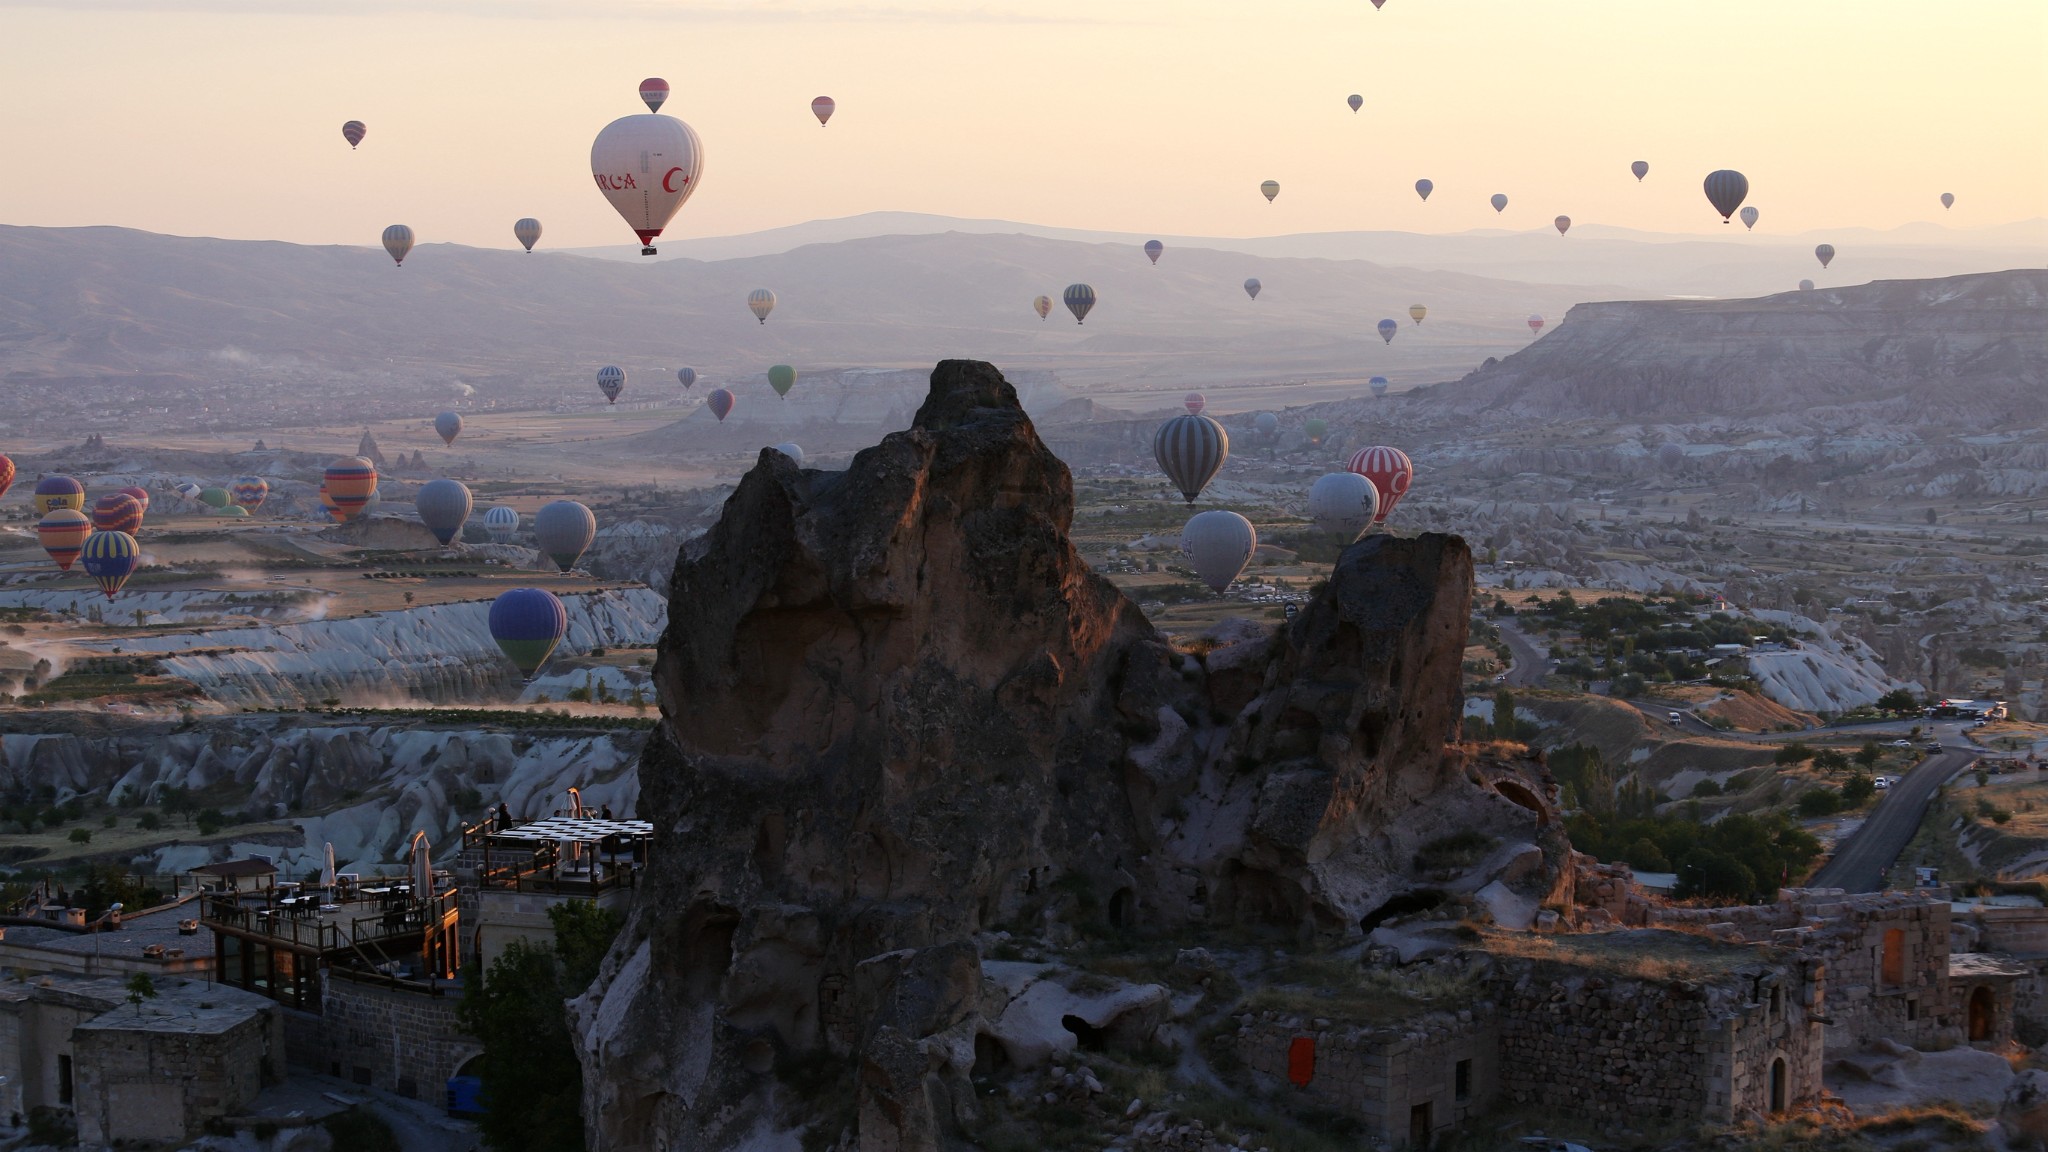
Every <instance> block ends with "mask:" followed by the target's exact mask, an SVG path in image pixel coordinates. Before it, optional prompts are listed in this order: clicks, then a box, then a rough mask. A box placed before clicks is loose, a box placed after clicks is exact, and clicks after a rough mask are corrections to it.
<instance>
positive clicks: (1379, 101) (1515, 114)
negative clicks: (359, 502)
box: [0, 0, 2048, 247]
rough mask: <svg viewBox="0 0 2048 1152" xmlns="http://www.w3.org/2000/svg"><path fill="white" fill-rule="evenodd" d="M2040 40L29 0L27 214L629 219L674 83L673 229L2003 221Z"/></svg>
mask: <svg viewBox="0 0 2048 1152" xmlns="http://www.w3.org/2000/svg"><path fill="white" fill-rule="evenodd" d="M2044 59H2048V3H2043V2H2042V0H1959V2H1949V3H1939V2H1936V0H1913V2H1906V0H1717V2H1713V3H1707V2H1695V0H1542V2H1540V3H1539V2H1535V0H1387V4H1386V7H1385V8H1384V9H1381V10H1378V11H1375V10H1374V9H1373V8H1372V7H1371V5H1370V4H1369V3H1368V0H1093V2H1089V3H1082V2H1079V0H1030V2H1017V0H985V2H984V0H950V2H948V0H877V2H875V3H832V2H823V0H43V2H23V0H0V62H4V66H0V156H5V157H6V169H5V171H6V175H5V177H4V178H0V223H8V224H44V225H78V224H119V225H127V226H131V227H136V228H146V229H150V230H154V231H161V232H172V233H180V234H204V235H217V236H232V237H248V238H274V239H282V240H292V241H301V242H322V243H328V242H339V243H354V244H374V243H376V240H377V236H378V233H379V232H380V231H381V230H382V228H383V227H384V225H386V224H389V223H393V222H404V223H408V224H411V225H412V226H413V228H414V230H415V232H416V233H417V235H418V236H419V239H420V242H421V243H432V242H435V241H442V240H454V241H459V242H462V243H468V244H484V245H493V246H503V247H509V246H511V245H512V244H513V240H512V236H511V223H512V221H513V220H514V219H515V218H517V217H519V216H524V215H533V216H537V217H539V218H540V219H541V220H542V222H543V223H544V224H545V226H546V228H547V235H546V238H545V240H544V241H543V243H544V244H547V245H550V246H577V245H590V244H619V245H621V246H624V245H626V244H629V243H631V240H632V238H631V236H630V235H629V234H628V233H627V231H626V229H625V227H624V225H623V224H622V223H621V222H620V221H619V219H618V218H617V217H616V216H615V215H614V214H613V213H612V211H611V209H610V208H609V206H607V205H606V204H605V202H604V200H603V199H602V197H600V196H599V194H598V193H597V191H596V190H595V189H594V188H593V187H592V186H591V181H590V177H589V168H588V157H589V146H590V140H591V137H592V136H593V135H594V134H595V133H596V131H597V129H598V128H600V127H602V126H603V125H604V124H605V123H606V122H607V121H608V120H610V119H612V118H613V117H616V116H621V115H626V114H629V113H634V112H640V111H643V110H644V109H643V107H642V105H641V104H640V103H639V101H638V99H637V97H636V96H635V90H636V89H637V87H638V82H639V80H640V78H641V77H643V76H648V75H657V76H663V77H666V78H667V79H668V81H669V82H670V84H671V85H673V87H674V91H675V95H674V96H673V98H672V99H671V100H670V102H669V104H668V106H667V107H666V108H664V109H663V111H664V112H666V113H670V114H674V115H678V116H681V117H682V118H683V119H685V120H688V121H689V122H690V123H691V124H692V125H693V126H694V127H695V128H696V129H697V131H698V133H699V134H700V135H701V136H702V138H703V140H704V142H705V152H706V162H705V170H704V182H703V185H702V190H701V191H699V192H698V193H697V194H696V196H695V197H694V198H693V199H692V200H691V201H690V202H689V204H687V205H686V206H685V207H684V208H683V211H682V213H681V214H680V215H679V216H678V217H677V219H676V221H675V222H674V223H673V224H672V225H671V226H670V232H669V234H670V235H671V236H695V235H717V234H726V233H734V232H745V231H752V230H756V229H760V228H769V227H775V226H778V225H783V224H792V223H797V222H800V221H803V220H810V219H817V218H821V217H832V216H846V215H852V214H854V213H859V212H867V211H874V210H905V211H921V212H935V213H944V214H948V215H955V216H968V217H998V218H1005V219H1014V220H1023V221H1029V222H1033V223H1040V224H1049V225H1062V226H1070V227H1085V228H1107V229H1118V230H1132V231H1157V232H1159V233H1162V234H1168V235H1172V234H1210V235H1237V236H1244V235H1263V234H1273V233H1284V232H1302V231H1318V230H1331V229H1350V228H1364V229H1379V228H1389V229H1403V230H1411V231H1434V232H1450V231H1462V230H1465V229H1469V228H1479V227H1513V228H1534V227H1538V226H1545V227H1547V226H1548V222H1549V221H1550V219H1551V218H1552V217H1553V216H1555V215H1557V214H1559V213H1567V214H1569V215H1571V216H1572V218H1573V219H1574V221H1576V222H1578V223H1581V224H1593V223H1605V224H1615V225H1621V226H1626V227H1635V228H1647V229H1656V230H1665V231H1696V232H1719V231H1721V230H1722V229H1721V225H1720V223H1719V220H1718V217H1715V216H1713V215H1712V214H1711V213H1710V211H1709V209H1708V208H1707V206H1706V203H1705V200H1704V198H1703V197H1702V196H1701V193H1700V179H1701V177H1702V176H1703V175H1705V173H1706V172H1707V171H1709V170H1710V169H1713V168H1718V167H1735V168H1739V169H1741V170H1742V171H1744V172H1746V173H1747V174H1748V175H1749V178H1750V182H1751V189H1752V191H1751V195H1750V203H1752V204H1755V205H1757V206H1758V207H1759V208H1760V209H1761V211H1762V212H1763V214H1764V221H1763V224H1762V225H1760V230H1761V229H1768V230H1771V231H1778V232H1797V231H1803V230H1806V229H1809V228H1817V227H1825V226H1836V227H1840V226H1845V225H1860V226H1867V227H1876V228H1889V227H1893V226H1896V225H1899V224H1903V223H1907V222H1910V221H1916V220H1941V221H1943V222H1945V223H1949V224H1952V225H1954V226H1957V227H1971V226H1979V225H1986V224H1995V223H2003V222H2007V221H2013V220H2019V219H2025V218H2029V217H2035V216H2040V215H2043V214H2044V213H2048V207H2044V201H2048V192H2044V189H2048V145H2044V141H2048V97H2044V95H2043V93H2044V91H2048V86H2044V83H2043V81H2044V64H2043V61H2044ZM1353 92H1357V93H1359V94H1361V95H1363V96H1364V97H1365V101H1366V103H1365V109H1364V111H1363V112H1361V113H1358V114H1356V115H1354V114H1353V113H1352V112H1351V111H1350V110H1349V109H1348V108H1347V107H1345V104H1344V98H1345V97H1346V96H1347V95H1349V94H1351V93H1353ZM821 94H824V95H830V96H833V97H835V98H836V99H837V100H838V101H839V112H838V114H837V116H835V117H834V119H833V121H832V123H831V126H830V127H829V128H825V129H820V128H819V127H818V124H817V122H816V121H815V120H814V119H812V118H811V114H810V110H809V104H810V100H811V98H812V97H813V96H816V95H821ZM350 118H356V119H360V120H363V121H365V122H367V124H368V125H369V138H368V140H366V141H365V142H364V144H363V146H362V148H361V149H360V150H359V151H356V152H353V153H351V152H350V151H349V148H348V146H347V144H346V143H344V142H343V140H342V138H341V131H340V128H341V123H342V121H343V120H346V119H350ZM1636 159H1643V160H1647V161H1649V163H1650V166H1651V170H1650V178H1649V181H1648V182H1647V183H1645V184H1642V185H1638V184H1637V183H1636V182H1635V180H1634V179H1633V178H1632V177H1631V176H1630V175H1629V173H1628V165H1629V162H1630V161H1632V160H1636ZM1422 176H1427V177H1429V178H1430V179H1432V180H1434V181H1435V182H1436V192H1435V194H1434V195H1433V196H1432V197H1431V198H1430V201H1429V202H1428V203H1427V204H1424V203H1422V202H1421V201H1420V200H1418V199H1417V198H1416V196H1415V193H1414V192H1413V191H1412V189H1411V185H1412V184H1413V183H1414V181H1415V179H1416V178H1417V177H1422ZM1267 178H1271V179H1275V180H1278V181H1279V182H1280V184H1281V187H1282V191H1281V195H1280V199H1279V201H1278V202H1277V203H1274V204H1267V203H1266V201H1265V199H1264V198H1263V197H1261V196H1260V195H1259V193H1258V184H1259V182H1260V181H1261V180H1264V179H1267ZM1944 191H1951V192H1954V193H1955V194H1956V197H1957V202H1956V206H1955V209H1954V210H1953V211H1951V212H1948V213H1943V212H1942V210H1941V207H1940V205H1939V203H1938V202H1937V197H1938V196H1939V194H1940V193H1942V192H1944ZM1494 192H1505V193H1506V194H1507V195H1508V196H1509V197H1510V200H1511V203H1510V205H1509V208H1508V211H1507V213H1506V215H1504V216H1496V215H1495V214H1494V213H1493V211H1492V209H1491V208H1490V207H1488V206H1487V204H1486V200H1487V197H1488V196H1489V195H1491V194H1492V193H1494ZM1736 227H1740V225H1736Z"/></svg>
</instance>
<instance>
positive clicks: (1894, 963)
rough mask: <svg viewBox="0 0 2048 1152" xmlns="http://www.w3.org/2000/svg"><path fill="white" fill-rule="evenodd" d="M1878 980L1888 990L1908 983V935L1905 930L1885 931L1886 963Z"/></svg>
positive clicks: (1884, 962)
mask: <svg viewBox="0 0 2048 1152" xmlns="http://www.w3.org/2000/svg"><path fill="white" fill-rule="evenodd" d="M1878 978H1879V979H1880V980H1881V981H1882V982H1883V983H1884V985H1885V986H1886V987H1888V988H1897V987H1898V986H1899V985H1901V984H1904V983H1905V982H1906V933H1905V931H1904V930H1903V929H1900V928H1887V929H1885V933H1884V961H1883V964H1882V967H1881V969H1880V974H1879V977H1878Z"/></svg>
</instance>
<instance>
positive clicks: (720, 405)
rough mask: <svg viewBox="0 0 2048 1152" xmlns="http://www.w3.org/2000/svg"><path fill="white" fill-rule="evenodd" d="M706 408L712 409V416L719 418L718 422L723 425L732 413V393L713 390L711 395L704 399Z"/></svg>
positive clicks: (720, 389)
mask: <svg viewBox="0 0 2048 1152" xmlns="http://www.w3.org/2000/svg"><path fill="white" fill-rule="evenodd" d="M704 406H705V407H706V408H709V409H711V414H712V415H713V416H716V417H718V422H719V423H720V424H723V423H725V418H726V416H727V414H729V413H730V412H731V411H732V393H730V392H728V391H726V390H725V389H723V388H713V389H712V390H711V395H709V396H706V397H705V398H704Z"/></svg>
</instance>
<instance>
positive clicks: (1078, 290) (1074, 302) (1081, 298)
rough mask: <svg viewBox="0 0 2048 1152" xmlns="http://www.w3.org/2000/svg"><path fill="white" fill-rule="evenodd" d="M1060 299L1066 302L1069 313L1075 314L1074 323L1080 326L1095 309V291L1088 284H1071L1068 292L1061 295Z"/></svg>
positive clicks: (1068, 286)
mask: <svg viewBox="0 0 2048 1152" xmlns="http://www.w3.org/2000/svg"><path fill="white" fill-rule="evenodd" d="M1060 299H1062V300H1064V301H1066V304H1067V311H1069V312H1072V313H1073V314H1074V323H1076V324H1080V323H1083V322H1085V321H1086V320H1087V319H1088V313H1089V311H1090V310H1091V309H1093V308H1094V307H1095V289H1093V288H1090V287H1089V286H1088V285H1086V284H1069V285H1067V290H1066V291H1065V292H1062V293H1060Z"/></svg>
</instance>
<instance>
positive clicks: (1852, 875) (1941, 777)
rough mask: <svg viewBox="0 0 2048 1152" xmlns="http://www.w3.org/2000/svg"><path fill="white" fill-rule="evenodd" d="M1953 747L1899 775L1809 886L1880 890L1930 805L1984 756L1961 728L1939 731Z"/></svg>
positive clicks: (1815, 875)
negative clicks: (1964, 737) (1941, 790)
mask: <svg viewBox="0 0 2048 1152" xmlns="http://www.w3.org/2000/svg"><path fill="white" fill-rule="evenodd" d="M1936 731H1937V732H1938V734H1939V735H1940V736H1941V738H1942V742H1943V743H1944V744H1946V745H1947V746H1948V747H1947V748H1946V749H1945V750H1944V751H1942V752H1941V753H1939V754H1938V755H1934V756H1929V757H1928V758H1927V759H1925V760H1923V761H1921V762H1920V764H1919V766H1918V767H1916V768H1914V769H1913V770H1912V771H1910V772H1908V773H1906V774H1905V775H1904V776H1901V777H1899V781H1898V783H1896V784H1893V785H1892V786H1891V789H1890V790H1889V791H1887V792H1886V793H1885V794H1884V796H1883V797H1882V798H1881V799H1879V800H1878V802H1877V806H1876V807H1875V808H1872V809H1871V811H1870V815H1869V817H1868V818H1866V819H1865V820H1864V821H1863V826H1862V827H1861V828H1858V829H1857V830H1856V833H1855V834H1854V835H1852V836H1850V837H1849V839H1848V840H1847V841H1846V842H1844V843H1842V844H1840V845H1838V846H1837V847H1836V849H1835V855H1834V857H1833V858H1832V859H1830V860H1829V861H1828V862H1827V864H1825V865H1824V866H1822V868H1821V870H1820V871H1818V872H1816V873H1814V874H1813V879H1811V880H1809V881H1807V882H1806V883H1807V887H1809V888H1842V889H1846V890H1847V891H1850V892H1879V891H1883V889H1884V887H1885V876H1886V874H1887V873H1889V872H1890V871H1891V868H1892V865H1893V864H1894V863H1896V862H1897V861H1898V859H1899V853H1901V852H1903V851H1905V850H1906V845H1907V844H1910V843H1912V840H1913V834H1914V833H1915V832H1918V831H1919V830H1920V821H1921V820H1922V819H1924V818H1925V817H1926V815H1927V803H1928V801H1929V800H1931V799H1933V797H1934V790H1935V789H1936V788H1939V787H1940V786H1941V784H1942V782H1943V781H1945V780H1947V779H1948V778H1949V777H1951V776H1953V775H1955V774H1956V773H1957V772H1960V771H1962V770H1963V769H1964V768H1967V767H1969V765H1970V762H1971V761H1973V760H1975V759H1977V757H1978V755H1979V752H1978V750H1977V749H1974V748H1970V747H1969V746H1967V745H1966V744H1964V742H1963V740H1962V732H1961V729H1960V727H1949V728H1948V729H1947V730H1945V731H1944V730H1942V729H1937V730H1936Z"/></svg>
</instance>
